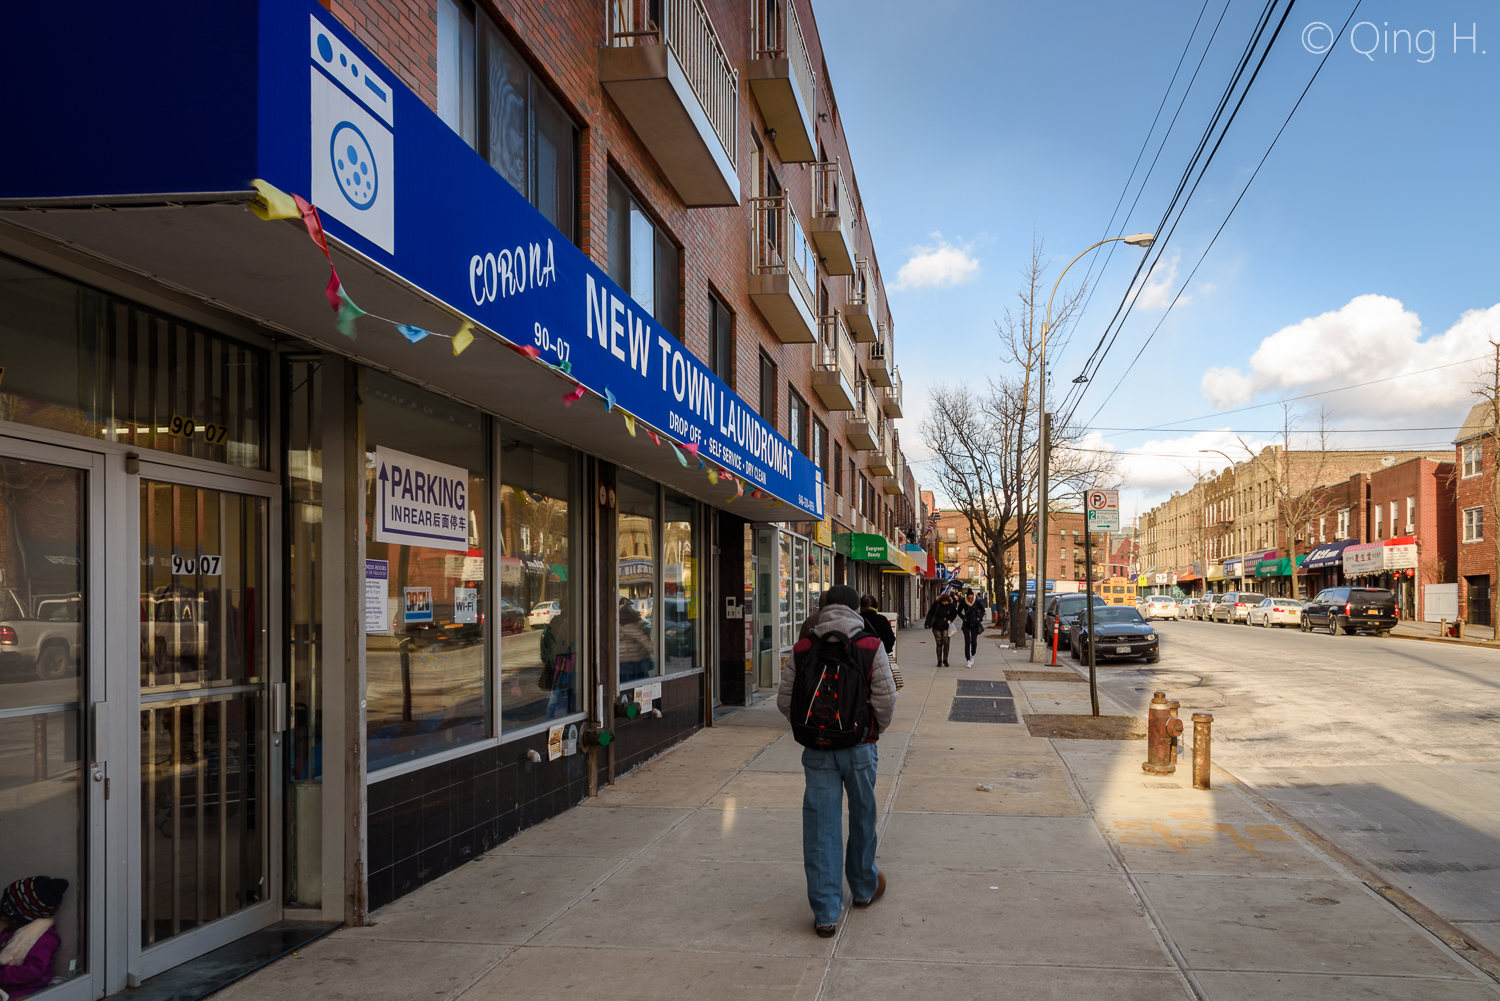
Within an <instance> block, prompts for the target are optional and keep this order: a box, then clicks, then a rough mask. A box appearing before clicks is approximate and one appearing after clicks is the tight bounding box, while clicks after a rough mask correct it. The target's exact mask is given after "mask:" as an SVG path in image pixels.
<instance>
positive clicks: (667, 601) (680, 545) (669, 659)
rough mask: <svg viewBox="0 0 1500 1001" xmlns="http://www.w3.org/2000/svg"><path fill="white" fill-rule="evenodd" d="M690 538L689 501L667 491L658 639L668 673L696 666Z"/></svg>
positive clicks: (695, 568)
mask: <svg viewBox="0 0 1500 1001" xmlns="http://www.w3.org/2000/svg"><path fill="white" fill-rule="evenodd" d="M693 541H694V539H693V502H692V501H690V500H688V499H687V498H686V497H682V496H680V495H678V494H673V493H669V494H667V513H666V524H665V526H664V528H663V531H662V544H663V545H662V549H663V554H662V591H663V595H662V605H663V617H662V643H663V646H664V647H665V650H666V652H665V655H664V657H663V662H664V664H665V666H666V670H667V673H668V674H670V673H672V672H674V671H691V670H692V669H693V668H695V667H697V666H698V631H697V622H698V587H699V583H698V557H697V553H696V550H695V547H694V545H693Z"/></svg>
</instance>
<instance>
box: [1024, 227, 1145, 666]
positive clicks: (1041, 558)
mask: <svg viewBox="0 0 1500 1001" xmlns="http://www.w3.org/2000/svg"><path fill="white" fill-rule="evenodd" d="M1117 240H1118V241H1119V242H1121V243H1128V244H1130V245H1131V246H1132V247H1142V248H1145V247H1150V246H1151V244H1153V243H1155V242H1156V235H1155V234H1154V233H1133V234H1131V235H1130V236H1112V237H1110V238H1109V239H1108V240H1100V241H1099V242H1098V243H1096V244H1094V245H1093V246H1092V247H1089V248H1087V249H1086V250H1084V252H1083V253H1082V254H1079V255H1078V256H1077V257H1075V258H1073V259H1072V260H1071V261H1069V262H1068V267H1067V268H1063V269H1062V274H1059V275H1058V276H1057V281H1056V282H1054V283H1053V284H1052V294H1051V295H1049V296H1048V297H1047V313H1046V315H1045V317H1044V318H1043V320H1042V350H1041V357H1040V362H1041V364H1040V366H1039V368H1040V372H1041V378H1040V379H1038V381H1037V404H1036V412H1037V414H1038V415H1039V416H1040V417H1041V421H1040V426H1039V431H1040V441H1039V444H1040V446H1041V447H1040V448H1039V450H1038V468H1037V477H1036V479H1037V490H1036V495H1037V504H1036V566H1037V570H1036V612H1035V613H1034V614H1033V616H1032V619H1033V622H1032V627H1033V629H1034V630H1035V639H1034V642H1033V643H1032V644H1031V662H1032V663H1033V664H1040V663H1042V661H1044V660H1046V659H1047V658H1046V650H1045V647H1046V646H1047V641H1046V637H1045V636H1043V635H1042V634H1043V633H1044V632H1045V630H1044V628H1043V625H1042V613H1043V612H1044V611H1045V610H1046V607H1047V459H1048V452H1049V451H1050V450H1051V448H1052V415H1051V414H1049V413H1047V335H1048V334H1049V333H1051V328H1052V300H1053V299H1055V298H1057V289H1058V287H1059V286H1061V285H1062V280H1063V275H1066V274H1067V273H1068V268H1071V267H1072V266H1073V265H1075V264H1077V263H1078V262H1079V261H1080V260H1082V259H1083V257H1084V255H1085V254H1088V253H1089V252H1090V251H1093V250H1097V249H1099V248H1100V247H1102V246H1104V245H1105V244H1106V243H1114V242H1115V241H1117ZM1021 569H1022V570H1023V571H1024V570H1025V568H1024V567H1022V568H1021ZM1022 607H1025V596H1024V595H1023V596H1022Z"/></svg>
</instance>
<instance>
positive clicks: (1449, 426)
mask: <svg viewBox="0 0 1500 1001" xmlns="http://www.w3.org/2000/svg"><path fill="white" fill-rule="evenodd" d="M1462 427H1463V425H1462V424H1444V425H1440V426H1438V427H1424V428H1325V429H1323V430H1320V431H1293V434H1386V433H1390V432H1393V431H1394V432H1405V431H1457V430H1459V429H1460V428H1462ZM1089 430H1091V431H1118V432H1121V433H1129V432H1132V431H1150V430H1153V429H1152V428H1101V427H1095V428H1090V429H1089ZM1184 430H1189V431H1193V432H1194V433H1201V432H1206V431H1214V432H1218V433H1221V434H1283V433H1285V430H1286V429H1285V428H1271V429H1270V430H1268V431H1251V430H1249V429H1248V428H1186V429H1184Z"/></svg>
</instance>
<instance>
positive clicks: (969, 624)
mask: <svg viewBox="0 0 1500 1001" xmlns="http://www.w3.org/2000/svg"><path fill="white" fill-rule="evenodd" d="M958 617H959V618H960V619H962V620H963V630H964V661H965V664H964V666H965V667H973V666H974V654H976V653H978V652H979V634H980V633H982V632H984V599H983V598H980V597H978V596H976V595H975V594H974V592H973V590H972V589H970V590H967V591H965V592H964V598H963V600H962V601H960V602H959V603H958Z"/></svg>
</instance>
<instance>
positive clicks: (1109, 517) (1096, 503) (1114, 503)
mask: <svg viewBox="0 0 1500 1001" xmlns="http://www.w3.org/2000/svg"><path fill="white" fill-rule="evenodd" d="M1087 508H1088V518H1089V531H1090V532H1118V531H1119V530H1120V491H1118V490H1090V491H1089V492H1088V496H1087Z"/></svg>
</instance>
